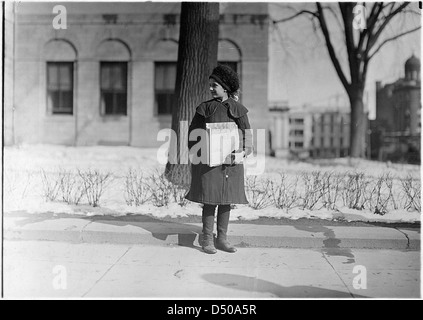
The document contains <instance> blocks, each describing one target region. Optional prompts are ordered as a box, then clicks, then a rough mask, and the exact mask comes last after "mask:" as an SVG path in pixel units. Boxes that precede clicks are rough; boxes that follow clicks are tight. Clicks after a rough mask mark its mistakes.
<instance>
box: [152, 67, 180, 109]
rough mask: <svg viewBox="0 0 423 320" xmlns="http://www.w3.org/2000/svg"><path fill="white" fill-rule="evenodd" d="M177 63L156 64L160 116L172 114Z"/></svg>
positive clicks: (156, 97) (156, 92) (157, 98)
mask: <svg viewBox="0 0 423 320" xmlns="http://www.w3.org/2000/svg"><path fill="white" fill-rule="evenodd" d="M175 82H176V62H156V64H155V81H154V93H155V104H156V110H157V113H158V114H159V115H165V114H172V104H173V96H174V94H175Z"/></svg>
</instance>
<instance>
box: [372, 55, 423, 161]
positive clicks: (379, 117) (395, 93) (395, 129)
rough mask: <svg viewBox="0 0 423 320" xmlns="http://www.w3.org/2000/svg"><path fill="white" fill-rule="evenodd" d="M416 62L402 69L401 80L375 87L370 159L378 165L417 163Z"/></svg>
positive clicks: (418, 94)
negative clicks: (385, 162)
mask: <svg viewBox="0 0 423 320" xmlns="http://www.w3.org/2000/svg"><path fill="white" fill-rule="evenodd" d="M420 99H421V83H420V60H419V59H418V58H417V57H415V56H414V55H413V56H412V57H410V58H409V59H408V60H407V61H406V62H405V65H404V78H401V79H398V80H397V81H395V82H394V83H388V84H386V85H384V86H383V85H382V84H381V82H377V83H376V119H375V120H374V121H371V157H372V159H375V160H381V161H387V160H390V161H396V162H409V163H420V150H421V147H420V137H421V101H420Z"/></svg>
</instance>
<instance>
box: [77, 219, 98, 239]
mask: <svg viewBox="0 0 423 320" xmlns="http://www.w3.org/2000/svg"><path fill="white" fill-rule="evenodd" d="M92 223H94V221H90V222H88V223H87V224H86V225H85V226H84V227H83V228H82V229H81V232H80V236H79V242H81V243H83V242H84V232H85V229H86V228H87V227H88V226H89V225H90V224H92Z"/></svg>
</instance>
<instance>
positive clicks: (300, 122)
mask: <svg viewBox="0 0 423 320" xmlns="http://www.w3.org/2000/svg"><path fill="white" fill-rule="evenodd" d="M294 123H295V124H304V119H294Z"/></svg>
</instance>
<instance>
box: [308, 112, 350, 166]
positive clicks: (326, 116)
mask: <svg viewBox="0 0 423 320" xmlns="http://www.w3.org/2000/svg"><path fill="white" fill-rule="evenodd" d="M311 135H312V138H311V142H310V148H309V150H310V156H311V157H312V158H343V157H347V156H348V155H349V148H350V111H349V110H346V109H334V108H320V110H319V109H316V110H313V113H312V128H311Z"/></svg>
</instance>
